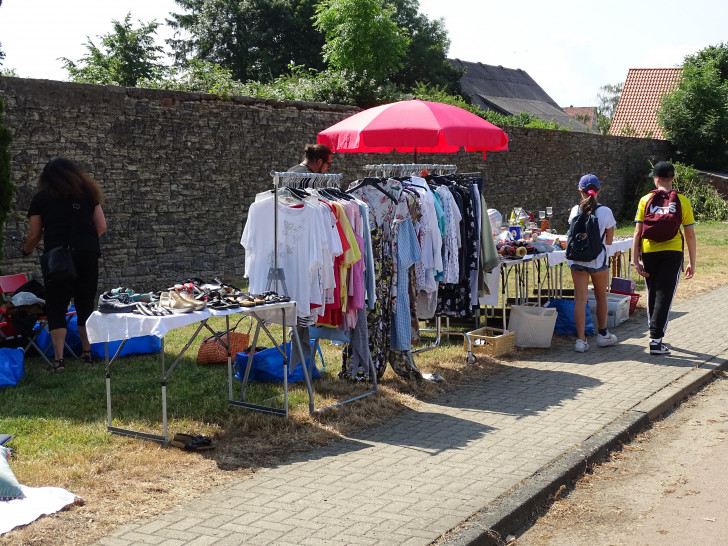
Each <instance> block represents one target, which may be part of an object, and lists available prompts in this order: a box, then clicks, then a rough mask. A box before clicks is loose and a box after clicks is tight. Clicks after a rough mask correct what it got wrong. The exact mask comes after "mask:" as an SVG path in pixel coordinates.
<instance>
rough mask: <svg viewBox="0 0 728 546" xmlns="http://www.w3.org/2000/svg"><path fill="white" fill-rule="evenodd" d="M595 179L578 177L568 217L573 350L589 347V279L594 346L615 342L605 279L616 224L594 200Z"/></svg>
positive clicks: (590, 175) (595, 190)
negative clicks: (576, 197) (593, 303)
mask: <svg viewBox="0 0 728 546" xmlns="http://www.w3.org/2000/svg"><path fill="white" fill-rule="evenodd" d="M599 191H600V188H599V179H598V178H597V177H596V175H593V174H585V175H584V176H582V177H581V179H580V180H579V193H580V194H581V199H582V200H581V203H580V204H578V205H575V206H574V208H573V209H572V210H571V214H570V216H569V225H570V227H569V233H568V234H567V248H566V258H567V265H568V266H569V269H571V278H572V279H573V281H574V322H575V325H576V333H577V336H576V337H577V339H576V344H575V346H574V350H575V351H576V352H577V353H583V352H584V351H588V350H589V343H588V342H587V339H586V334H585V332H584V331H585V328H586V304H587V299H588V297H589V280H590V279H591V283H592V285H593V286H594V298H595V299H596V302H597V322H598V326H599V333H598V334H597V346H598V347H609V346H610V345H615V344H616V343H617V336H615V335H614V334H612V333H610V332H609V331H608V330H607V283H608V282H609V255H608V253H607V245H611V244H612V239H613V238H614V226H616V225H617V222H616V220H615V219H614V214H612V210H611V209H610V208H609V207H605V206H604V205H601V204H599V203H598V202H597V195H599Z"/></svg>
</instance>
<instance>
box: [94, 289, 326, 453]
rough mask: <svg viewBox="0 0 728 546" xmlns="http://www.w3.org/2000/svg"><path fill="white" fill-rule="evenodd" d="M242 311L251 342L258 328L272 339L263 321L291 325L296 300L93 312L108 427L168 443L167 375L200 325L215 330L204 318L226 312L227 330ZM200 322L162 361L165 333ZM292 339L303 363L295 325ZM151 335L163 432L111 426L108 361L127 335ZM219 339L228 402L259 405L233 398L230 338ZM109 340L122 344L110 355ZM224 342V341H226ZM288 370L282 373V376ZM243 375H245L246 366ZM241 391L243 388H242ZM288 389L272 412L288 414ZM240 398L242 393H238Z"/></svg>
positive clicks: (115, 357) (126, 434)
mask: <svg viewBox="0 0 728 546" xmlns="http://www.w3.org/2000/svg"><path fill="white" fill-rule="evenodd" d="M241 313H242V314H245V315H249V316H250V317H251V319H253V320H255V321H256V331H255V335H254V341H253V344H255V341H256V340H257V337H258V333H259V332H260V330H261V329H262V330H264V332H265V333H266V334H267V335H268V337H269V338H270V339H271V340H273V341H274V343H275V340H274V337H273V336H272V334H271V333H270V331H269V330H268V328H267V326H266V323H277V324H282V325H284V326H294V325H295V322H296V302H285V303H272V304H266V305H260V306H256V307H239V308H234V309H203V310H201V311H194V312H190V313H181V314H173V315H165V316H147V315H139V314H135V313H100V312H98V311H96V312H94V313H93V314H92V315H91V317H89V319H88V321H87V322H86V329H87V332H88V337H89V341H90V342H91V343H100V342H103V343H105V344H106V351H105V360H106V410H107V430H108V431H109V432H112V433H114V434H120V435H123V436H131V437H135V438H143V439H147V440H153V441H157V442H161V443H165V444H166V443H168V441H169V440H168V434H167V379H168V378H169V376H170V374H171V373H172V370H174V368H175V367H176V366H177V364H178V363H179V361H180V359H181V358H182V356H183V355H184V353H185V352H186V351H187V349H189V347H190V345H192V343H193V341H194V340H195V338H196V337H197V334H199V333H200V331H201V330H202V329H203V328H207V329H208V330H209V331H210V332H211V333H212V334H213V335H215V334H216V332H215V331H214V330H212V328H211V327H210V326H209V325H208V323H207V321H208V320H209V319H210V318H211V317H215V316H225V318H226V326H227V327H226V330H227V331H229V330H230V323H229V317H230V315H233V314H241ZM196 323H199V325H198V327H197V328H196V329H195V331H194V333H193V334H192V335H191V336H190V339H189V341H188V342H187V343H186V344H185V346H184V347H183V348H182V350H181V351H180V353H179V354H178V355H177V356H176V358H175V359H174V361H173V362H172V364H171V365H170V366H169V367H167V366H166V364H165V354H164V337H165V336H166V335H167V333H168V332H170V331H171V330H174V329H176V328H181V327H184V326H189V325H192V324H196ZM292 332H293V334H292V336H293V342H294V344H295V349H296V351H297V353H298V355H300V358H301V361H302V362H304V363H305V359H304V358H303V356H302V355H303V354H304V353H303V350H302V348H301V342H300V339H299V337H298V333H297V331H296V329H295V328H292ZM148 335H153V336H157V337H159V338H160V339H161V340H162V348H161V356H160V358H161V365H162V371H161V386H162V429H163V430H162V434H161V435H159V434H152V433H147V432H141V431H136V430H129V429H124V428H119V427H114V426H112V414H111V365H112V364H113V363H114V362H115V360H116V359H117V357H118V356H119V354H120V352H121V349H122V347H123V346H124V344H125V343H126V341H128V340H129V339H132V338H135V337H141V336H148ZM216 339H218V341H219V342H220V343H222V344H223V345H224V346H225V349H226V350H227V353H228V398H229V401H230V403H231V404H235V405H239V406H243V407H249V408H251V409H259V410H260V406H257V405H254V404H248V403H246V402H245V401H244V400H243V401H237V400H234V399H233V387H232V382H233V374H232V357H233V355H232V354H231V353H230V342H229V338H226V337H225V336H222V337H217V336H216ZM112 341H121V342H122V343H121V345H120V346H119V348H118V349H117V351H116V353H115V354H114V355H113V356H112V357H111V358H109V349H108V343H109V342H112ZM226 342H227V343H226ZM251 364H252V358H251V359H249V366H250V365H251ZM303 371H304V377H305V380H306V386H307V388H308V394H309V409H310V411H311V412H313V387H312V386H311V378H310V375H309V370H308V369H307V367H306V366H305V364H304V366H303ZM284 372H287V362H285V355H284ZM286 376H287V373H284V377H286ZM245 379H247V370H246V375H245ZM243 392H244V391H243ZM287 394H288V390H287V383H286V382H285V381H284V396H285V408H284V410H276V409H272V410H270V411H271V412H272V413H283V414H285V415H287V414H288V396H287ZM241 398H242V396H241Z"/></svg>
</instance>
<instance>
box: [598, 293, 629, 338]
mask: <svg viewBox="0 0 728 546" xmlns="http://www.w3.org/2000/svg"><path fill="white" fill-rule="evenodd" d="M630 300H631V297H630V296H623V295H622V294H615V293H613V292H607V328H615V327H617V326H619V325H620V324H622V323H623V322H624V321H625V320H627V319H628V318H629V305H630ZM589 312H590V313H591V316H592V321H593V322H594V327H595V328H598V327H599V322H598V321H597V300H596V299H595V298H594V293H593V292H592V289H591V288H590V289H589Z"/></svg>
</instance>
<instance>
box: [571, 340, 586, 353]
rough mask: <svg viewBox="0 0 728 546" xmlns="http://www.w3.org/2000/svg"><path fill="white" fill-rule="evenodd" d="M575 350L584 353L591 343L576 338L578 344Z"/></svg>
mask: <svg viewBox="0 0 728 546" xmlns="http://www.w3.org/2000/svg"><path fill="white" fill-rule="evenodd" d="M574 350H575V351H576V352H577V353H583V352H584V351H588V350H589V343H587V342H586V341H585V340H583V339H577V340H576V345H574Z"/></svg>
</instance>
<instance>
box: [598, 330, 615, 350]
mask: <svg viewBox="0 0 728 546" xmlns="http://www.w3.org/2000/svg"><path fill="white" fill-rule="evenodd" d="M618 341H619V340H618V339H617V336H615V335H614V334H613V333H611V332H607V335H605V336H603V335H602V334H597V347H609V346H610V345H616V344H617V342H618Z"/></svg>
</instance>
